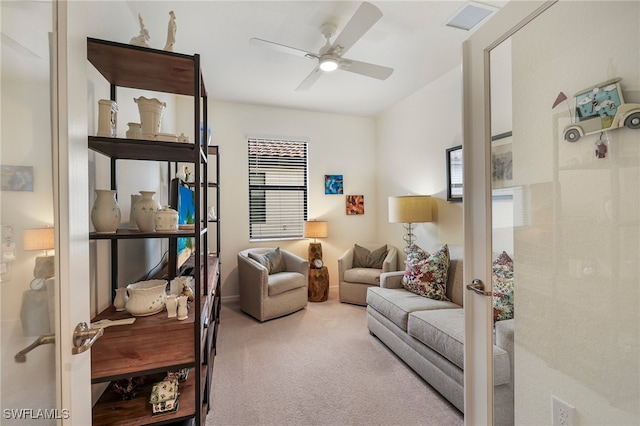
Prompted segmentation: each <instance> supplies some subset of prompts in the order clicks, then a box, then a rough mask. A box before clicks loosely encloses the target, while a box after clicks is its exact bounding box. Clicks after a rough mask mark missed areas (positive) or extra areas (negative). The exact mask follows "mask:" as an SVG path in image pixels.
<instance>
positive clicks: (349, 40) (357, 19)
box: [330, 2, 382, 55]
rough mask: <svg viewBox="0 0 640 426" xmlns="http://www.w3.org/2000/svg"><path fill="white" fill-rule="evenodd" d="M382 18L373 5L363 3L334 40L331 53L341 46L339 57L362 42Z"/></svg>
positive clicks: (378, 10)
mask: <svg viewBox="0 0 640 426" xmlns="http://www.w3.org/2000/svg"><path fill="white" fill-rule="evenodd" d="M380 18H382V12H381V11H380V9H378V8H377V7H376V6H374V5H372V4H371V3H367V2H363V3H362V4H361V5H360V7H359V8H358V10H356V13H355V14H354V15H353V16H352V17H351V19H350V20H349V22H348V23H347V25H346V26H345V27H344V29H343V30H342V32H341V33H340V35H339V36H338V37H337V38H336V39H335V40H334V42H333V44H332V45H331V49H330V51H332V52H333V51H334V50H335V49H336V48H337V47H338V46H340V51H339V52H337V53H338V54H339V55H343V54H344V53H345V52H346V51H347V50H349V49H350V48H351V46H353V44H354V43H355V42H356V41H358V40H360V37H362V36H363V35H364V33H366V32H367V31H369V28H371V27H372V26H373V24H375V23H376V22H378V20H379V19H380Z"/></svg>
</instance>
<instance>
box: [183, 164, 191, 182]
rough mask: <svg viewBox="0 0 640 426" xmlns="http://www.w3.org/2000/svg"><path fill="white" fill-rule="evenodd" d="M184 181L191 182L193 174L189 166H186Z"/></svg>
mask: <svg viewBox="0 0 640 426" xmlns="http://www.w3.org/2000/svg"><path fill="white" fill-rule="evenodd" d="M184 181H185V182H191V172H190V171H189V167H187V166H184Z"/></svg>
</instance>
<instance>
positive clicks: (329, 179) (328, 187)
mask: <svg viewBox="0 0 640 426" xmlns="http://www.w3.org/2000/svg"><path fill="white" fill-rule="evenodd" d="M324 193H325V194H344V186H343V179H342V175H324Z"/></svg>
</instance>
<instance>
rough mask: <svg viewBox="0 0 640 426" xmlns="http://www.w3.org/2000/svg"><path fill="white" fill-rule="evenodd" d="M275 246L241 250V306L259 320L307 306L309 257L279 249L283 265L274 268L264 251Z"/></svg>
mask: <svg viewBox="0 0 640 426" xmlns="http://www.w3.org/2000/svg"><path fill="white" fill-rule="evenodd" d="M275 250H276V249H273V248H251V249H246V250H243V251H241V252H240V253H238V276H239V286H240V309H241V310H242V311H243V312H245V313H247V314H249V315H251V316H252V317H254V318H255V319H257V320H258V321H260V322H264V321H267V320H270V319H273V318H277V317H280V316H283V315H287V314H290V313H292V312H295V311H298V310H300V309H303V308H305V307H306V306H307V296H308V282H309V261H308V260H306V259H303V258H301V257H298V256H296V255H295V254H293V253H290V252H287V251H284V250H279V251H280V253H281V256H282V259H283V261H284V265H283V266H282V265H281V266H282V267H279V268H276V269H274V268H273V265H270V264H269V259H268V257H267V260H266V261H265V256H264V255H265V254H268V253H271V254H273V253H274V252H275ZM256 255H258V256H256ZM256 259H258V260H256ZM261 261H262V262H261ZM282 269H284V270H282ZM274 270H276V272H274ZM270 272H271V273H270Z"/></svg>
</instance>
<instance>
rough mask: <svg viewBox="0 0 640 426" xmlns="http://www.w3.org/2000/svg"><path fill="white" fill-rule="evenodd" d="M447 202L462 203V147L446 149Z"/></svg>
mask: <svg viewBox="0 0 640 426" xmlns="http://www.w3.org/2000/svg"><path fill="white" fill-rule="evenodd" d="M446 151H447V201H462V145H458V146H454V147H453V148H447V150H446Z"/></svg>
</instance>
